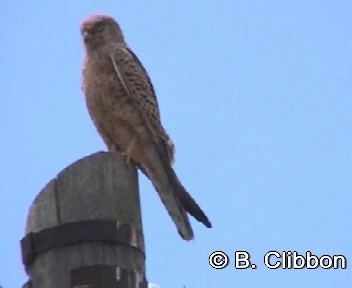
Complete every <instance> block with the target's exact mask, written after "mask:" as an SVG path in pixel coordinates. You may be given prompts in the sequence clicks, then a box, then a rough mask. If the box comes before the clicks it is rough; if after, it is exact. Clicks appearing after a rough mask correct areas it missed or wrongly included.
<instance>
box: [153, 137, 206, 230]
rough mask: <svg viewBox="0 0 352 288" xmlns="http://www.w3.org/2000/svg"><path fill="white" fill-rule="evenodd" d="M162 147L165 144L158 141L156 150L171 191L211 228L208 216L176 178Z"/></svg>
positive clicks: (197, 218)
mask: <svg viewBox="0 0 352 288" xmlns="http://www.w3.org/2000/svg"><path fill="white" fill-rule="evenodd" d="M164 147H165V146H164V145H163V143H160V144H159V145H157V152H158V154H159V158H160V159H161V162H162V165H163V167H164V170H165V172H166V174H167V176H168V178H169V181H170V184H171V186H172V188H173V191H174V193H175V195H176V197H177V199H178V200H179V202H180V204H181V205H182V207H183V208H184V209H185V210H186V211H187V212H188V213H189V214H191V215H192V216H193V217H194V218H195V219H196V220H198V221H199V222H201V223H203V224H204V225H205V226H206V227H208V228H211V227H212V225H211V223H210V221H209V219H208V217H207V216H206V215H205V213H204V212H203V211H202V209H201V208H200V207H199V205H198V204H197V202H196V201H195V200H194V199H193V198H192V196H191V195H190V194H189V193H188V192H187V190H186V189H185V188H184V187H183V185H182V184H181V182H180V180H179V179H178V177H177V175H176V173H175V171H174V169H173V168H172V167H171V165H170V163H169V162H168V161H167V159H166V157H165V156H163V155H166V151H165V148H164Z"/></svg>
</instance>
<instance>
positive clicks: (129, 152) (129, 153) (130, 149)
mask: <svg viewBox="0 0 352 288" xmlns="http://www.w3.org/2000/svg"><path fill="white" fill-rule="evenodd" d="M136 144H137V136H133V138H132V140H131V142H130V144H129V145H128V147H127V149H126V151H124V152H122V153H121V155H123V156H125V157H126V158H125V160H126V164H127V165H128V166H130V164H131V156H132V154H133V151H134V149H135V148H136Z"/></svg>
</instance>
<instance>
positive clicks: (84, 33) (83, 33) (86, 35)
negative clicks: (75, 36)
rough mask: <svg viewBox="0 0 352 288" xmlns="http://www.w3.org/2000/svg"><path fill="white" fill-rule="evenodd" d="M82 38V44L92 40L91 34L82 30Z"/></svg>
mask: <svg viewBox="0 0 352 288" xmlns="http://www.w3.org/2000/svg"><path fill="white" fill-rule="evenodd" d="M82 36H83V39H84V42H88V41H89V40H90V39H92V34H90V33H89V32H88V31H87V30H83V32H82Z"/></svg>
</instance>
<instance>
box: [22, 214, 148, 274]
mask: <svg viewBox="0 0 352 288" xmlns="http://www.w3.org/2000/svg"><path fill="white" fill-rule="evenodd" d="M83 242H107V243H110V244H115V245H117V244H125V245H128V246H132V247H135V248H137V249H139V250H140V251H141V252H142V253H144V251H143V249H144V247H143V242H142V238H141V234H140V232H139V233H137V231H136V229H134V228H133V227H131V226H130V225H128V224H119V223H118V222H116V221H115V220H108V219H101V220H97V219H95V220H85V221H80V222H67V223H63V224H60V225H58V226H55V227H51V228H47V229H44V230H41V231H39V232H37V233H29V234H27V235H26V236H25V237H24V238H22V240H21V247H22V261H23V264H24V265H25V266H26V268H27V267H28V266H29V265H30V264H31V263H32V262H33V261H34V260H35V258H36V257H37V256H38V255H39V254H41V253H43V252H46V251H48V250H50V249H53V248H58V247H62V246H67V245H73V244H77V243H83Z"/></svg>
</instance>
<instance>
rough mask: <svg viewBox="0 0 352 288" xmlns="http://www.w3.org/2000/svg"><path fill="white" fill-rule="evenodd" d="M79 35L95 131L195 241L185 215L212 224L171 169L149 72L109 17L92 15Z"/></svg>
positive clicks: (170, 151) (168, 143) (183, 234)
mask: <svg viewBox="0 0 352 288" xmlns="http://www.w3.org/2000/svg"><path fill="white" fill-rule="evenodd" d="M81 33H82V36H83V39H84V46H85V51H86V55H85V59H84V65H83V71H82V89H83V92H84V95H85V99H86V103H87V106H88V110H89V114H90V116H91V118H92V120H93V122H94V124H95V126H96V129H97V130H98V132H99V134H100V135H101V137H102V138H103V140H104V142H105V144H106V145H107V147H108V149H109V151H113V152H118V153H121V154H123V155H124V156H125V159H126V162H127V163H131V162H133V163H134V164H135V165H136V166H137V167H139V168H140V169H141V170H142V171H143V173H144V174H145V175H146V176H147V177H148V178H149V179H150V180H151V182H152V183H153V186H154V188H155V189H156V191H157V192H158V194H159V196H160V198H161V201H162V202H163V203H164V205H165V207H166V209H167V211H168V213H169V214H170V216H171V218H172V220H173V221H174V223H175V224H176V227H177V229H178V232H179V234H180V235H181V237H182V238H183V239H185V240H191V239H193V237H194V236H193V231H192V227H191V225H190V222H189V219H188V216H187V213H189V214H190V215H192V216H193V217H194V218H196V219H197V220H198V221H200V222H202V223H203V224H204V225H205V226H206V227H208V228H210V227H211V223H210V222H209V220H208V218H207V216H206V215H205V214H204V212H203V211H202V210H201V208H200V207H199V206H198V204H197V203H196V202H195V200H194V199H193V198H192V197H191V196H190V195H189V194H188V192H187V191H186V190H185V188H184V187H183V186H182V184H181V182H180V181H179V179H178V177H177V176H176V173H175V171H174V170H173V168H172V163H173V158H174V145H173V143H172V141H171V139H170V137H169V135H168V134H167V133H166V131H165V129H164V128H163V126H162V124H161V121H160V113H159V107H158V102H157V99H156V96H155V91H154V88H153V85H152V83H151V81H150V79H149V76H148V74H147V72H146V70H145V69H144V67H143V66H142V64H141V62H140V61H139V59H138V58H137V56H136V55H135V54H134V53H133V52H132V51H131V50H130V48H129V47H128V45H127V44H126V42H125V40H124V36H123V34H122V31H121V29H120V27H119V25H118V23H117V22H116V21H115V20H114V19H113V18H111V17H110V16H106V15H92V16H90V17H88V18H87V19H85V20H84V21H83V23H82V25H81Z"/></svg>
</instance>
